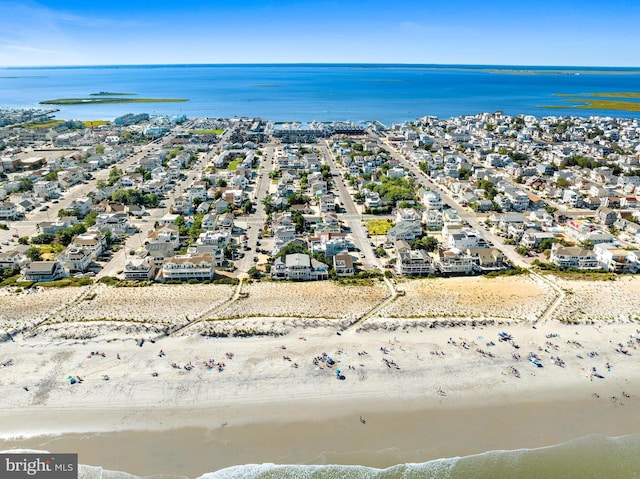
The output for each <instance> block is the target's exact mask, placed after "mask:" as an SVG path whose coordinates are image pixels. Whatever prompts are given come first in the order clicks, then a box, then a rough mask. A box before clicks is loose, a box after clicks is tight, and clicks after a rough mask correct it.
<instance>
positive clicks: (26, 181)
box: [18, 178, 33, 191]
mask: <svg viewBox="0 0 640 479" xmlns="http://www.w3.org/2000/svg"><path fill="white" fill-rule="evenodd" d="M32 188H33V181H31V178H20V181H18V191H31V189H32Z"/></svg>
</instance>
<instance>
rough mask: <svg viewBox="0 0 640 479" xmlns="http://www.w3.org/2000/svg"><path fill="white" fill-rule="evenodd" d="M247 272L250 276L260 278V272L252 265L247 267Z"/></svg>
mask: <svg viewBox="0 0 640 479" xmlns="http://www.w3.org/2000/svg"><path fill="white" fill-rule="evenodd" d="M247 274H248V275H249V276H251V277H252V278H253V279H260V276H262V273H261V272H260V271H259V270H258V268H256V267H255V266H252V267H251V268H249V271H247Z"/></svg>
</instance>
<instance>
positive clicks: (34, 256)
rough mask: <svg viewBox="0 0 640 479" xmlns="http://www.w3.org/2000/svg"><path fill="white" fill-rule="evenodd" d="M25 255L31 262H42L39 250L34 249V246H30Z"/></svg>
mask: <svg viewBox="0 0 640 479" xmlns="http://www.w3.org/2000/svg"><path fill="white" fill-rule="evenodd" d="M25 254H26V255H27V258H29V259H30V260H31V261H41V260H42V253H40V248H36V247H35V246H31V247H30V248H29V249H27V251H26V253H25Z"/></svg>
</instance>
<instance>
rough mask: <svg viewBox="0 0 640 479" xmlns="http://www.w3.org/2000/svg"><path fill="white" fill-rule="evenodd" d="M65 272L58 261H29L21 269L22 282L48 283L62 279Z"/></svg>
mask: <svg viewBox="0 0 640 479" xmlns="http://www.w3.org/2000/svg"><path fill="white" fill-rule="evenodd" d="M66 275H67V274H66V272H65V270H64V268H63V267H62V265H61V264H60V263H59V262H58V261H31V262H29V263H26V264H25V265H24V266H23V267H22V279H23V280H24V281H36V282H42V283H46V282H50V281H56V280H58V279H62V278H64V277H65V276H66Z"/></svg>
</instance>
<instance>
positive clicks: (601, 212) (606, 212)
mask: <svg viewBox="0 0 640 479" xmlns="http://www.w3.org/2000/svg"><path fill="white" fill-rule="evenodd" d="M617 219H618V213H617V212H616V211H614V210H612V209H611V208H607V207H606V206H600V207H599V208H598V209H597V210H596V216H595V221H597V222H598V223H600V224H603V225H605V226H608V225H612V224H614V223H615V222H616V220H617Z"/></svg>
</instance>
